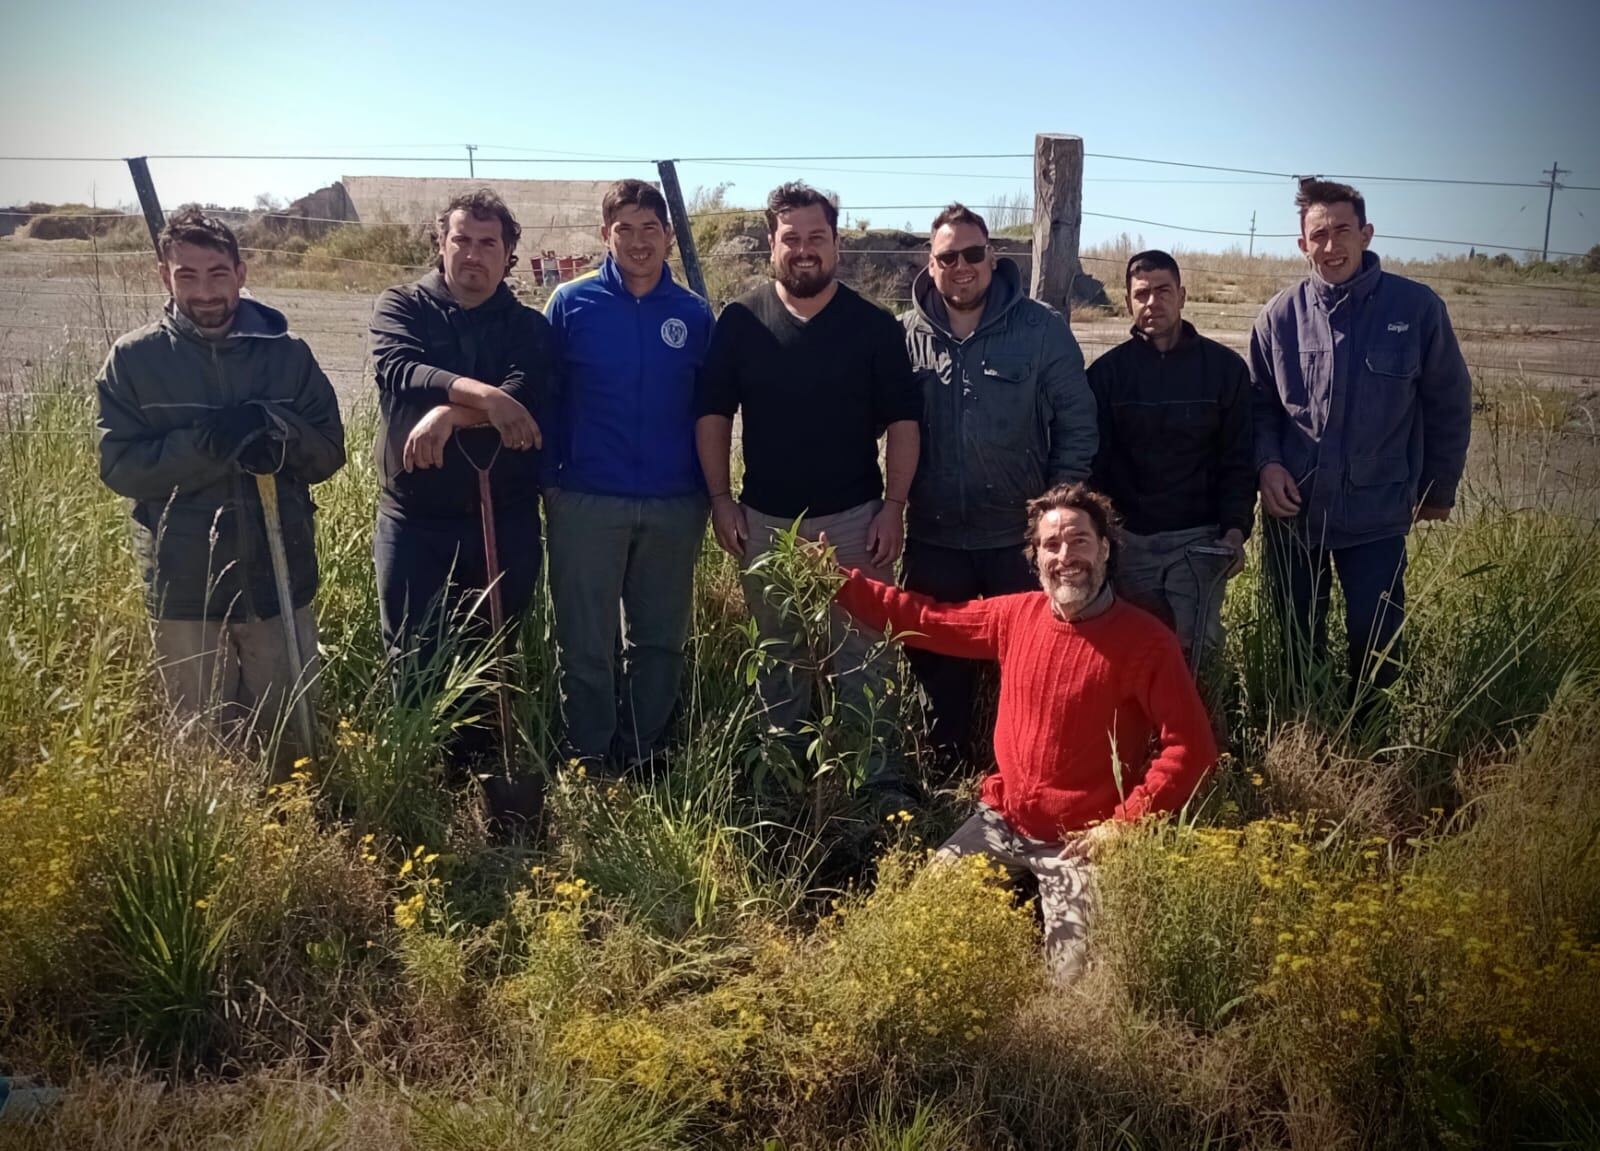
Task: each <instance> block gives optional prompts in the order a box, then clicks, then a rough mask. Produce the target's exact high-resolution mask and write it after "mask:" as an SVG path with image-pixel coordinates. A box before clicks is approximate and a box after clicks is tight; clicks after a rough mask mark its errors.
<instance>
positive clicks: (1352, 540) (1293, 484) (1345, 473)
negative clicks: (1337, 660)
mask: <svg viewBox="0 0 1600 1151" xmlns="http://www.w3.org/2000/svg"><path fill="white" fill-rule="evenodd" d="M1295 204H1296V206H1297V207H1298V208H1299V209H1300V250H1301V251H1302V252H1304V253H1305V254H1306V258H1307V259H1308V260H1309V261H1310V264H1311V275H1309V276H1308V277H1306V279H1305V280H1303V281H1301V283H1299V284H1298V285H1296V286H1295V287H1293V288H1290V289H1288V290H1287V291H1284V292H1280V293H1279V294H1278V295H1277V296H1275V297H1273V299H1272V300H1271V301H1270V302H1268V304H1267V306H1266V307H1265V308H1264V309H1262V312H1261V315H1260V316H1259V317H1258V318H1257V320H1256V324H1255V330H1254V331H1253V332H1252V333H1251V337H1250V375H1251V380H1252V384H1253V386H1254V390H1255V402H1254V407H1255V453H1256V472H1257V478H1258V480H1259V484H1260V488H1261V504H1262V507H1263V509H1264V510H1265V511H1266V513H1267V528H1268V530H1267V531H1266V532H1265V533H1264V534H1265V536H1266V539H1265V541H1264V542H1265V544H1266V547H1267V553H1268V554H1267V572H1268V576H1269V578H1270V580H1271V587H1272V592H1273V598H1274V600H1275V601H1276V603H1277V604H1278V608H1279V613H1280V615H1286V616H1287V617H1288V619H1289V620H1290V621H1291V624H1292V627H1293V630H1294V632H1295V639H1296V640H1298V645H1293V646H1291V651H1300V650H1303V649H1304V646H1305V645H1306V644H1307V643H1309V645H1310V652H1311V654H1312V655H1313V657H1317V658H1320V656H1321V655H1322V653H1323V652H1324V651H1325V650H1326V646H1327V613H1328V601H1329V594H1330V591H1331V582H1330V578H1331V574H1332V573H1331V571H1330V567H1331V568H1332V569H1334V570H1337V572H1338V575H1339V582H1340V584H1341V585H1342V586H1343V588H1344V597H1345V624H1346V628H1347V630H1348V635H1349V645H1350V675H1351V691H1352V694H1353V695H1354V696H1355V697H1356V698H1357V700H1358V701H1360V699H1361V696H1362V689H1363V687H1364V686H1365V685H1367V684H1371V685H1372V686H1374V687H1379V688H1381V687H1386V686H1388V685H1389V684H1391V683H1393V682H1394V679H1395V676H1396V675H1397V674H1398V672H1399V669H1400V664H1399V660H1398V654H1399V633H1400V625H1401V622H1402V620H1403V618H1404V612H1405V568H1406V535H1407V534H1408V533H1409V531H1410V530H1411V524H1412V521H1413V520H1414V519H1420V520H1444V519H1448V518H1449V516H1450V509H1451V508H1452V507H1453V506H1454V505H1455V501H1456V485H1457V483H1458V482H1459V481H1460V479H1461V473H1462V471H1463V470H1464V469H1465V467H1466V459H1467V442H1468V439H1469V438H1470V436H1471V433H1472V381H1471V379H1470V377H1469V376H1468V374H1467V365H1466V363H1465V361H1464V360H1463V359H1462V357H1461V348H1460V346H1459V345H1458V344H1457V343H1456V337H1455V332H1454V331H1453V330H1452V329H1451V327H1450V317H1449V315H1448V313H1447V312H1446V311H1445V306H1444V301H1442V300H1441V299H1439V297H1438V296H1437V295H1436V294H1435V293H1434V292H1433V291H1432V290H1431V289H1430V288H1428V287H1426V286H1424V285H1422V284H1419V283H1417V282H1415V281H1414V280H1408V279H1405V278H1404V277H1402V276H1396V275H1394V274H1392V273H1389V272H1385V271H1383V270H1382V268H1381V267H1380V266H1379V263H1378V257H1377V256H1376V255H1374V254H1373V253H1372V252H1369V251H1367V246H1368V245H1369V244H1370V243H1371V242H1372V225H1371V224H1369V223H1367V209H1366V202H1365V201H1364V200H1363V199H1362V197H1361V195H1360V193H1358V192H1357V191H1356V190H1355V189H1354V188H1351V187H1349V186H1348V185H1345V184H1334V183H1329V182H1326V181H1321V180H1306V181H1303V182H1302V183H1301V185H1300V191H1299V194H1298V195H1297V196H1296V197H1295ZM1298 664H1299V661H1298V660H1297V661H1296V662H1295V663H1294V664H1292V665H1291V670H1293V669H1294V668H1297V667H1298Z"/></svg>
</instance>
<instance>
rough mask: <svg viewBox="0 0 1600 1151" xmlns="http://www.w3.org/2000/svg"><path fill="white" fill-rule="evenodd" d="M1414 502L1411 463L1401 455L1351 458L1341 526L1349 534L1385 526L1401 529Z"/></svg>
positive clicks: (1405, 524)
mask: <svg viewBox="0 0 1600 1151" xmlns="http://www.w3.org/2000/svg"><path fill="white" fill-rule="evenodd" d="M1413 503H1415V493H1414V491H1413V481H1412V477H1411V464H1410V461H1408V460H1407V459H1406V458H1405V457H1404V456H1371V457H1366V458H1362V459H1353V460H1351V461H1350V465H1349V470H1348V472H1347V473H1346V483H1345V507H1344V513H1345V514H1344V528H1345V530H1346V531H1348V532H1349V533H1351V534H1352V535H1360V534H1363V533H1366V532H1371V531H1377V530H1380V529H1384V528H1399V529H1401V530H1404V529H1405V527H1406V526H1407V525H1408V524H1410V522H1411V509H1412V504H1413Z"/></svg>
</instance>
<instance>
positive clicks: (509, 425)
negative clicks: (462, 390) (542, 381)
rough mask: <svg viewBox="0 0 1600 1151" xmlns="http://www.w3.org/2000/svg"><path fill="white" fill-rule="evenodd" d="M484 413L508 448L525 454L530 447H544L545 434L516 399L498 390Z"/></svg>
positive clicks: (486, 403)
mask: <svg viewBox="0 0 1600 1151" xmlns="http://www.w3.org/2000/svg"><path fill="white" fill-rule="evenodd" d="M483 412H484V414H485V415H486V416H488V417H489V422H490V423H491V424H493V425H494V430H495V431H497V432H499V433H500V442H501V443H503V444H504V445H505V446H506V447H508V448H511V449H513V450H514V451H519V452H525V451H527V450H528V449H529V448H530V447H534V448H542V447H544V433H543V432H541V431H540V430H539V425H538V423H537V422H535V420H534V418H533V417H532V416H531V415H529V414H528V409H527V408H525V407H523V406H522V405H521V404H520V403H518V402H517V400H516V398H515V397H513V396H511V395H508V394H507V393H505V392H502V391H501V390H500V389H499V388H496V389H495V392H494V397H491V398H489V399H488V400H487V401H486V402H485V404H484V408H483Z"/></svg>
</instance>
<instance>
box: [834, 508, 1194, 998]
mask: <svg viewBox="0 0 1600 1151" xmlns="http://www.w3.org/2000/svg"><path fill="white" fill-rule="evenodd" d="M1027 538H1028V545H1027V552H1028V558H1029V560H1030V562H1031V563H1032V564H1033V565H1034V568H1035V570H1036V571H1037V573H1038V576H1039V583H1040V586H1041V587H1042V588H1043V591H1036V592H1023V593H1021V594H1019V595H1004V596H994V597H992V598H988V599H977V600H971V601H968V602H967V603H958V604H942V603H935V602H934V601H933V600H931V599H929V598H928V597H927V596H922V595H917V594H915V593H913V592H907V591H902V590H901V589H899V588H897V587H894V586H892V585H890V584H885V583H880V582H878V581H877V580H872V579H868V578H867V577H865V576H863V575H861V574H860V573H858V572H857V573H852V574H851V576H850V578H849V579H848V580H847V581H846V582H845V585H844V587H843V588H842V589H841V590H840V592H839V604H840V606H842V607H843V608H844V609H845V610H846V611H848V612H849V613H850V614H851V615H853V616H854V617H856V618H857V619H858V620H860V621H861V622H862V623H864V624H866V625H867V626H868V627H871V628H875V629H878V630H882V631H888V632H892V633H895V634H898V635H899V636H900V637H901V638H902V639H903V640H904V641H905V642H906V643H908V644H910V645H912V646H914V647H919V648H923V649H925V650H927V651H933V652H938V653H940V654H942V655H951V656H959V657H962V658H965V659H986V660H996V661H998V662H999V664H1000V710H999V714H998V716H997V717H996V721H995V732H994V750H995V759H996V760H997V761H998V763H999V768H1000V770H999V771H997V772H995V773H994V774H993V775H991V776H989V777H988V778H987V779H985V780H984V781H983V790H982V795H981V799H980V802H979V806H978V811H977V814H975V815H974V816H973V817H972V818H971V819H969V820H967V822H966V823H964V824H963V825H962V826H961V827H960V828H959V829H958V830H957V831H956V833H955V834H954V835H953V836H951V837H950V839H949V840H947V841H946V842H945V844H944V846H943V847H941V848H940V849H939V858H942V859H953V858H956V857H959V856H962V855H967V854H970V853H972V852H983V853H985V854H987V855H989V856H992V857H993V858H994V859H995V860H996V861H997V862H999V863H1000V864H1002V865H1003V866H1005V867H1006V868H1007V869H1008V870H1010V871H1012V872H1013V873H1016V872H1018V871H1024V870H1025V871H1029V872H1031V873H1032V874H1033V875H1034V876H1035V877H1037V879H1038V881H1039V903H1040V909H1041V911H1042V912H1043V915H1044V926H1045V953H1046V956H1047V958H1048V959H1049V961H1050V965H1051V969H1052V971H1053V972H1054V974H1055V976H1056V978H1057V979H1058V980H1059V981H1061V982H1063V983H1066V982H1070V981H1072V980H1073V979H1074V978H1076V977H1077V975H1078V974H1079V973H1080V972H1081V971H1082V968H1083V962H1084V936H1085V932H1086V929H1087V926H1088V919H1089V916H1090V915H1091V914H1092V911H1093V886H1092V882H1091V881H1092V878H1093V868H1092V863H1093V859H1094V857H1095V856H1096V855H1097V854H1098V852H1099V850H1100V849H1101V848H1102V847H1103V846H1104V845H1105V844H1106V843H1107V842H1108V841H1109V840H1110V839H1111V838H1112V837H1113V836H1114V835H1115V834H1116V832H1117V830H1118V829H1119V828H1120V826H1122V825H1124V824H1126V823H1130V822H1132V821H1134V820H1136V819H1138V818H1139V817H1140V816H1143V815H1146V814H1149V813H1153V812H1163V811H1172V810H1175V809H1177V808H1179V807H1182V806H1183V805H1184V804H1185V803H1187V802H1188V800H1189V797H1190V796H1191V795H1193V794H1194V790H1195V788H1196V786H1198V784H1199V783H1200V780H1201V779H1202V778H1203V777H1204V776H1205V774H1206V772H1207V771H1209V770H1210V769H1211V768H1212V766H1213V765H1214V764H1215V763H1216V761H1217V745H1216V741H1215V740H1214V738H1213V737H1212V734H1211V720H1210V718H1209V717H1208V715H1207V714H1206V709H1205V706H1204V704H1202V703H1201V701H1200V696H1199V693H1198V692H1197V691H1196V690H1195V686H1194V680H1193V679H1192V678H1191V676H1190V674H1189V669H1188V667H1187V665H1186V664H1185V663H1184V658H1183V653H1182V651H1180V650H1179V647H1178V641H1177V639H1176V637H1175V636H1174V635H1173V633H1172V631H1171V630H1170V629H1169V628H1167V627H1166V626H1165V625H1163V624H1162V623H1160V622H1159V621H1158V620H1157V619H1156V618H1155V617H1154V616H1151V615H1147V614H1146V613H1145V612H1143V611H1141V610H1139V609H1138V608H1136V607H1134V606H1133V605H1132V604H1129V603H1126V602H1124V601H1122V600H1119V599H1117V598H1116V595H1115V593H1113V591H1112V589H1111V583H1110V581H1109V580H1108V579H1107V575H1108V573H1109V572H1110V571H1111V569H1112V568H1113V566H1114V564H1115V561H1116V549H1117V540H1116V529H1115V521H1114V519H1113V513H1112V510H1111V503H1110V501H1109V500H1107V499H1106V498H1105V497H1104V496H1102V495H1100V494H1099V493H1098V492H1095V491H1093V490H1091V489H1090V488H1088V487H1086V486H1085V485H1083V484H1067V485H1062V486H1060V487H1055V488H1052V489H1051V490H1050V491H1048V492H1046V493H1045V494H1044V495H1042V496H1040V497H1039V498H1038V499H1036V500H1034V501H1032V502H1031V503H1030V504H1029V505H1028V536H1027ZM1152 738H1153V739H1154V744H1155V746H1154V753H1153V754H1152Z"/></svg>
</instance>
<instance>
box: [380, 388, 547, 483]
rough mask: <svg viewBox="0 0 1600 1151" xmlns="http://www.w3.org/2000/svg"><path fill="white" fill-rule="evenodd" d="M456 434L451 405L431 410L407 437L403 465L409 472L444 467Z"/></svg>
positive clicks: (453, 412)
mask: <svg viewBox="0 0 1600 1151" xmlns="http://www.w3.org/2000/svg"><path fill="white" fill-rule="evenodd" d="M518 406H519V407H520V406H521V405H518ZM455 433H456V419H455V409H454V408H452V407H451V406H450V405H449V404H440V405H439V406H438V407H436V408H430V409H429V410H428V411H427V412H426V413H425V414H424V415H423V417H422V418H421V419H420V420H418V421H417V426H416V427H414V428H412V429H411V434H410V435H409V436H407V437H406V446H405V451H404V452H402V453H401V461H400V462H401V464H402V465H403V466H404V467H405V469H406V471H408V472H409V471H415V470H416V469H418V468H440V467H443V466H444V452H445V449H446V448H447V447H449V446H450V437H451V436H453V435H455Z"/></svg>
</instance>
